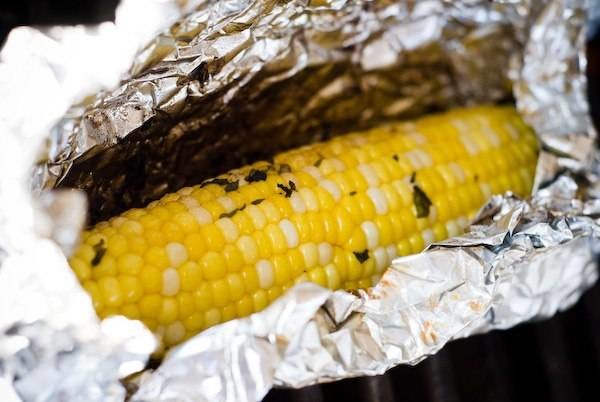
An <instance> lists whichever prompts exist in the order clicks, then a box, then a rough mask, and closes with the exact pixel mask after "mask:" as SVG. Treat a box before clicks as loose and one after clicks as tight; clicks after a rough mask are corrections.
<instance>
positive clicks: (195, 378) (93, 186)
mask: <svg viewBox="0 0 600 402" xmlns="http://www.w3.org/2000/svg"><path fill="white" fill-rule="evenodd" d="M197 3H198V4H197V8H196V11H195V12H193V13H191V14H189V15H188V16H187V17H185V18H184V19H182V20H181V21H180V22H179V23H176V24H175V25H173V26H172V27H171V28H170V29H169V30H167V31H165V32H164V33H163V34H161V35H159V36H158V37H157V38H156V39H155V40H154V41H152V42H151V43H149V44H148V46H147V47H146V48H144V49H143V50H142V51H141V52H140V53H138V56H137V57H136V59H135V61H134V64H133V66H132V68H131V70H130V73H129V76H128V77H126V79H124V80H123V81H122V84H121V86H119V87H118V88H117V89H115V90H113V91H110V92H104V93H99V94H98V95H97V96H96V97H95V98H92V99H91V101H90V102H88V103H86V104H85V105H77V106H74V107H73V108H72V109H71V110H70V111H69V112H68V113H67V114H66V115H65V116H64V117H63V118H62V119H61V120H60V122H59V123H58V124H56V125H55V126H54V128H53V129H52V131H51V135H50V137H49V138H48V141H47V147H46V149H45V151H44V155H43V158H42V161H43V162H40V163H38V164H37V165H36V167H35V171H34V181H33V187H34V190H36V191H38V192H39V191H42V190H45V189H52V188H56V187H78V188H81V189H84V190H85V191H86V192H87V193H88V196H89V200H90V203H91V212H92V220H94V221H96V220H99V219H102V218H104V217H107V216H109V215H112V214H114V213H116V212H118V211H120V210H123V209H126V208H128V207H131V206H136V205H142V204H145V203H146V202H148V201H149V200H152V199H155V198H157V197H159V196H160V195H162V194H164V193H165V192H167V191H170V190H174V189H176V188H178V187H181V186H183V185H186V184H193V183H197V182H199V181H201V180H202V179H203V178H206V177H209V176H211V175H214V174H215V173H218V172H220V171H222V170H224V169H226V168H228V167H233V166H234V165H239V164H241V163H243V162H245V161H247V160H253V159H256V158H261V157H269V156H271V155H273V153H275V152H276V151H278V150H280V149H283V148H288V147H291V146H295V145H300V144H303V143H306V142H309V141H314V140H318V139H324V138H328V137H329V136H331V135H335V134H337V133H340V132H343V131H346V130H348V129H356V128H361V127H368V126H371V125H375V124H378V123H379V122H381V121H385V120H389V119H398V118H404V117H411V116H414V115H418V114H422V113H426V112H430V111H434V110H437V109H445V108H449V107H453V106H456V105H466V104H474V103H494V102H501V101H506V100H510V99H511V97H513V96H514V99H515V101H516V103H517V107H518V109H519V110H520V111H521V113H522V114H523V116H524V117H525V118H526V119H527V121H528V122H529V123H530V124H531V125H532V126H533V127H534V128H535V129H536V131H537V132H538V133H539V135H540V138H541V139H542V142H543V144H544V149H543V151H542V153H541V155H540V160H539V163H538V169H537V172H536V192H535V194H534V195H533V197H532V198H531V199H528V200H519V199H517V198H515V197H513V196H512V195H510V194H505V195H498V196H494V197H493V198H492V199H490V200H489V202H488V204H487V205H486V206H484V207H483V208H482V210H481V211H480V214H479V216H478V217H477V219H476V220H475V221H474V222H473V226H472V227H471V230H470V231H469V232H468V233H467V234H465V235H463V236H459V237H455V238H453V239H449V240H447V241H445V242H441V243H438V244H434V245H432V246H430V247H429V248H428V249H427V250H426V251H425V252H423V253H421V254H418V255H413V256H408V257H403V258H398V259H396V260H395V261H394V262H393V264H392V266H391V267H390V268H389V269H388V270H387V271H386V273H385V274H384V276H383V278H382V280H381V281H380V282H379V284H378V285H376V286H375V287H373V288H371V289H366V290H361V291H358V292H355V293H348V292H345V291H336V292H332V291H329V290H326V289H323V288H320V287H318V286H317V285H314V284H310V283H306V284H301V285H298V286H295V287H294V288H292V289H290V290H289V291H288V292H286V294H285V295H283V296H282V297H281V298H280V299H278V300H276V301H275V302H274V303H273V304H272V305H271V306H269V307H268V308H267V309H266V310H264V311H263V312H261V313H258V314H254V315H252V316H250V317H247V318H243V319H236V320H233V321H230V322H227V323H224V324H222V325H218V326H216V327H213V328H211V329H209V330H207V331H204V332H202V333H201V334H199V335H197V336H196V337H194V338H192V339H190V340H189V341H187V342H185V343H184V344H182V345H181V346H179V347H177V348H175V349H173V350H172V351H171V352H169V353H168V355H167V356H166V357H165V359H164V361H163V362H162V364H161V365H160V366H159V367H158V368H157V369H155V370H154V371H150V370H147V371H144V372H142V373H141V374H140V375H137V376H132V377H127V379H126V380H123V381H125V382H126V384H127V389H128V391H129V395H128V399H129V400H130V401H136V402H142V401H144V402H158V401H174V400H177V401H190V402H191V401H194V402H197V401H258V400H260V399H262V397H263V396H264V395H265V394H266V393H267V392H268V390H269V389H270V388H271V387H273V386H285V387H301V386H305V385H309V384H314V383H319V382H326V381H333V380H337V379H341V378H347V377H353V376H360V375H369V374H379V373H383V372H384V371H385V370H386V369H388V368H390V367H393V366H395V365H397V364H416V363H418V362H419V361H421V360H422V359H424V358H426V357H427V356H428V355H431V354H433V353H435V352H436V351H438V350H439V349H440V348H441V347H443V346H444V345H445V344H446V342H448V341H450V340H452V339H456V338H460V337H466V336H470V335H473V334H476V333H483V332H487V331H490V330H493V329H500V328H509V327H511V326H513V325H516V324H518V323H520V322H524V321H527V320H532V319H542V318H546V317H550V316H552V315H553V314H554V313H556V312H557V311H560V310H563V309H565V308H568V307H569V306H570V305H572V304H573V303H575V302H576V301H577V299H578V298H579V296H580V295H581V293H582V292H583V291H585V289H587V288H588V287H589V286H591V284H593V283H594V282H595V280H596V279H597V269H596V267H595V264H594V259H595V255H596V252H597V250H599V242H598V238H599V234H600V231H599V227H598V222H597V217H598V216H599V212H600V191H599V190H600V184H599V181H598V180H597V174H598V172H599V171H600V169H599V168H598V167H599V166H600V164H598V161H599V160H600V158H599V157H598V153H597V150H596V148H595V147H594V141H595V132H594V131H593V129H592V127H591V123H590V119H589V117H588V110H587V103H586V100H585V95H584V94H585V91H584V89H585V79H584V76H583V71H584V67H585V58H584V56H583V37H584V36H583V35H584V34H583V31H584V27H583V25H584V20H585V6H586V5H585V2H584V1H583V0H582V1H575V0H552V1H541V0H540V1H527V2H525V1H523V2H519V1H496V2H487V1H454V2H447V1H441V0H437V1H435V0H426V1H420V2H418V3H417V2H404V1H399V2H390V1H385V0H382V1H377V2H370V1H350V0H348V1H344V0H330V1H329V0H317V1H312V2H310V4H307V3H306V2H304V1H287V2H276V1H272V0H262V1H260V0H255V1H250V0H226V1H209V0H207V1H199V2H197ZM140 7H141V5H140ZM140 10H141V8H140ZM57 117H58V116H57ZM44 197H50V198H46V199H44V198H41V199H40V200H38V201H36V204H34V206H31V205H30V204H26V208H31V209H32V210H40V211H41V214H42V215H44V216H45V217H44V218H43V219H40V218H37V217H36V218H35V219H34V220H35V221H36V222H37V221H41V222H42V227H44V225H45V229H35V230H36V232H35V233H37V234H36V236H41V237H50V238H52V239H54V240H55V242H56V244H60V245H61V246H62V247H63V248H64V249H65V250H67V251H68V249H69V248H70V247H71V246H72V241H73V240H72V238H73V237H72V233H75V228H76V227H78V226H79V225H80V222H81V221H80V220H78V219H77V218H73V217H72V216H71V217H68V215H67V214H64V213H62V212H61V207H60V206H61V205H62V206H63V207H62V208H69V205H71V206H72V207H73V206H77V205H79V206H80V208H81V203H80V201H77V200H78V199H79V200H80V198H79V197H77V196H73V195H70V194H69V193H63V195H57V196H56V197H58V198H54V196H53V195H52V196H47V195H45V196H44ZM69 199H71V201H69ZM0 201H2V200H1V199H0ZM15 205H16V204H15ZM15 205H13V207H15ZM73 211H74V212H73V213H74V215H78V216H82V214H81V211H79V210H77V209H76V208H75V209H73ZM67 218H68V219H71V221H67ZM36 225H37V223H36ZM61 225H62V226H61ZM69 227H70V228H71V229H72V231H71V234H70V233H69V230H68V228H69ZM0 229H2V226H0ZM32 230H33V229H32ZM0 234H1V235H4V232H3V231H0ZM3 240H4V237H2V236H0V260H2V266H1V269H0V276H4V280H0V287H1V289H0V290H4V291H5V292H7V293H6V294H5V292H4V291H0V298H1V297H3V296H5V297H7V298H10V297H11V296H12V297H13V298H14V299H15V300H19V303H18V304H17V305H16V307H15V308H12V309H11V308H10V307H8V308H7V310H10V311H11V313H10V314H6V315H4V314H2V315H0V317H2V320H1V321H2V322H1V323H0V324H2V325H1V326H0V328H1V329H2V333H1V334H0V374H2V375H1V377H0V389H4V388H10V389H11V390H12V391H13V394H14V395H15V398H21V400H23V401H29V400H36V401H59V400H60V401H79V400H82V401H83V400H86V401H87V400H91V401H95V400H98V401H100V400H107V401H113V400H114V401H118V400H121V399H123V397H124V390H123V388H122V387H120V385H119V383H117V382H116V379H117V378H118V377H121V378H123V377H125V376H127V375H128V374H130V373H133V372H135V371H138V370H139V369H140V368H141V365H142V364H143V363H144V362H145V359H146V358H147V356H148V351H149V350H150V347H151V344H152V342H151V340H149V339H148V332H147V331H145V330H143V328H141V325H140V324H139V323H135V322H131V321H127V320H124V319H122V318H116V319H112V320H108V321H105V322H103V323H102V326H98V323H97V322H96V319H95V316H94V315H93V311H92V309H91V303H90V302H89V299H88V298H85V296H84V293H83V292H82V290H81V288H79V287H78V286H77V284H76V281H75V278H74V277H73V275H72V274H71V272H70V271H69V270H68V267H67V265H66V262H65V261H64V257H62V256H60V253H58V252H57V250H58V248H57V247H56V244H55V243H51V242H50V241H48V240H44V239H43V238H38V239H36V241H35V242H34V243H30V244H33V246H31V247H21V248H19V249H18V250H15V249H14V248H13V247H11V246H12V245H11V244H9V245H6V244H5V243H4V242H3ZM19 240H21V243H20V244H27V243H24V242H23V239H21V238H19ZM42 245H43V247H41V248H40V246H42ZM40 266H43V267H44V270H41V271H43V272H42V273H40V269H39V267H40ZM24 267H27V269H26V268H24ZM52 278H55V279H54V280H51V279H52ZM0 279H2V278H0ZM40 283H41V284H46V283H47V284H48V286H47V287H40V286H39V284H40ZM26 285H27V286H26ZM34 285H35V286H34ZM36 286H37V287H36ZM4 288H6V289H4ZM15 289H25V290H27V289H31V291H21V290H19V292H21V293H20V294H19V295H18V297H16V294H15ZM69 295H72V298H70V296H69ZM8 300H10V299H8ZM0 301H2V300H0ZM0 306H2V308H4V306H12V304H10V303H6V304H5V303H0ZM69 306H70V307H69ZM39 309H41V312H40V310H39ZM61 310H62V311H61ZM25 313H27V314H25ZM23 316H25V317H27V319H26V320H23V318H22V317H23ZM5 317H6V318H5ZM111 323H112V324H111ZM107 325H108V326H109V327H110V328H109V329H105V326H107ZM111 325H112V326H111ZM46 328H50V330H49V331H48V332H46ZM57 328H58V329H59V330H57ZM62 329H64V330H62ZM67 329H68V330H67ZM102 331H105V332H102ZM102 334H106V335H105V336H102ZM40 356H42V357H40ZM40 361H42V362H44V364H40V363H39V362H40ZM90 367H93V368H94V369H95V371H96V375H95V376H90V375H89V374H90ZM79 373H81V375H79ZM39 384H46V385H47V387H40V386H39ZM17 395H18V396H17ZM86 398H87V399H86ZM15 400H19V399H15ZM11 402H12V401H11Z"/></svg>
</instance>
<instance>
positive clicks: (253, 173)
mask: <svg viewBox="0 0 600 402" xmlns="http://www.w3.org/2000/svg"><path fill="white" fill-rule="evenodd" d="M265 180H267V172H264V171H262V170H258V169H251V170H250V173H248V176H246V181H247V182H248V183H252V182H254V181H265Z"/></svg>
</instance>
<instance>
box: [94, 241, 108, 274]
mask: <svg viewBox="0 0 600 402" xmlns="http://www.w3.org/2000/svg"><path fill="white" fill-rule="evenodd" d="M93 248H94V252H95V253H96V254H94V258H92V266H93V267H95V266H96V265H98V264H100V262H102V258H103V257H104V254H106V246H104V239H100V241H99V242H98V244H96V245H94V246H93Z"/></svg>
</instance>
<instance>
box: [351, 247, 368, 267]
mask: <svg viewBox="0 0 600 402" xmlns="http://www.w3.org/2000/svg"><path fill="white" fill-rule="evenodd" d="M353 254H354V256H355V257H356V259H357V260H358V262H360V263H361V264H362V263H363V262H365V261H367V260H368V259H369V250H367V249H365V250H363V251H353Z"/></svg>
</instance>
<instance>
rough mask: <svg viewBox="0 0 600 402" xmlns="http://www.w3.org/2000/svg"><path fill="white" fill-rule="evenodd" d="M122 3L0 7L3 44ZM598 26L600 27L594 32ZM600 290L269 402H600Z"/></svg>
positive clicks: (592, 60)
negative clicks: (531, 317)
mask: <svg viewBox="0 0 600 402" xmlns="http://www.w3.org/2000/svg"><path fill="white" fill-rule="evenodd" d="M117 3H118V0H96V1H91V0H87V1H86V0H37V1H34V0H20V1H16V2H10V1H7V0H4V1H2V4H0V42H3V41H4V39H5V37H6V35H7V34H8V32H9V31H10V29H12V28H13V27H15V26H19V25H56V24H67V25H72V24H80V23H81V24H89V23H98V22H102V21H111V20H113V19H114V10H115V7H116V4H117ZM597 14H598V19H597V20H596V21H592V29H590V35H589V41H588V47H587V49H588V60H589V62H588V75H589V85H588V88H589V98H590V104H591V109H592V116H593V118H594V121H595V123H596V126H597V127H598V126H599V123H600V12H598V13H597ZM595 28H597V29H595ZM599 380H600V285H596V286H594V287H593V288H592V289H591V290H590V291H588V292H587V293H586V294H585V295H584V296H583V298H582V299H581V300H580V301H579V303H577V305H576V306H574V307H573V308H571V309H570V310H568V311H567V312H564V313H560V314H558V315H557V316H555V317H554V318H553V319H551V320H546V321H542V322H538V323H528V324H524V325H520V326H518V327H516V328H513V329H511V330H508V331H494V332H492V333H490V334H487V335H481V336H476V337H473V338H469V339H464V340H459V341H455V342H452V343H450V344H449V345H447V346H446V347H445V348H444V349H443V350H442V351H441V352H440V353H438V354H437V355H435V356H433V357H431V358H429V359H427V360H425V361H423V362H422V363H420V364H418V365H417V366H415V367H407V366H401V367H396V368H395V369H392V370H390V371H389V372H388V373H386V374H385V375H382V376H377V377H369V378H356V379H350V380H344V381H339V382H336V383H331V384H325V385H319V386H312V387H307V388H304V389H302V390H273V391H271V392H270V393H269V395H267V397H266V399H265V401H268V402H280V401H281V402H284V401H285V402H288V401H290V402H338V401H339V402H342V401H343V402H354V401H356V402H413V401H414V402H462V401H465V402H472V401H477V402H519V401H523V402H534V401H536V402H537V401H545V402H570V401H574V402H577V401H590V402H592V401H593V402H597V401H600V387H599Z"/></svg>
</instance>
